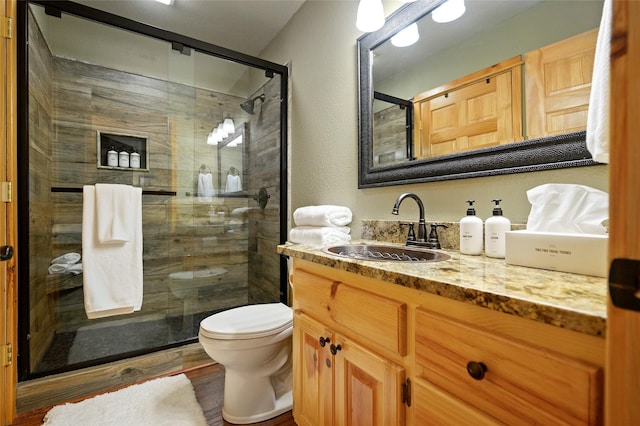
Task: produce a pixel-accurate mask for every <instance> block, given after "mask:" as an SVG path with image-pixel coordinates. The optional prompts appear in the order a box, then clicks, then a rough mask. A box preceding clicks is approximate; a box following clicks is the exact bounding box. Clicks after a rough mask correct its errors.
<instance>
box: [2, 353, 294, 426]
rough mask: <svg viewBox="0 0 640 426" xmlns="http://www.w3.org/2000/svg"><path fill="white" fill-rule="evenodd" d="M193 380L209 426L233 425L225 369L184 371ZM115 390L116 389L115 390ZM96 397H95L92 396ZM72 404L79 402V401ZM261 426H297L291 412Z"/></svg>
mask: <svg viewBox="0 0 640 426" xmlns="http://www.w3.org/2000/svg"><path fill="white" fill-rule="evenodd" d="M184 374H185V375H186V376H187V377H188V378H189V380H191V383H192V384H193V388H194V390H195V392H196V397H197V398H198V402H199V403H200V406H201V407H202V411H203V412H204V415H205V417H206V418H207V422H208V423H209V426H221V425H231V423H228V422H226V421H224V420H223V419H222V400H223V390H224V367H223V366H222V365H220V364H209V365H206V366H203V367H197V368H193V369H191V370H186V371H184ZM114 390H115V389H114ZM91 396H94V395H91ZM71 402H78V401H77V400H75V401H71ZM50 408H51V407H48V408H43V409H40V410H36V411H33V412H30V413H24V414H20V415H19V416H18V418H16V420H15V421H14V422H13V423H12V424H11V426H40V425H41V424H42V419H43V418H44V416H45V414H47V411H49V409H50ZM254 424H256V425H260V426H295V425H296V423H295V422H294V421H293V416H292V415H291V412H290V411H289V412H287V413H285V414H282V415H280V416H278V417H276V418H274V419H271V420H267V421H264V422H260V423H254Z"/></svg>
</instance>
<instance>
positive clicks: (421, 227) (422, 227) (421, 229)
mask: <svg viewBox="0 0 640 426" xmlns="http://www.w3.org/2000/svg"><path fill="white" fill-rule="evenodd" d="M407 197H408V198H413V199H414V200H415V201H416V203H418V208H419V209H420V219H419V221H418V239H417V240H413V241H412V240H411V239H407V245H419V246H423V245H426V244H427V242H426V240H425V238H426V236H427V225H426V224H425V222H424V204H422V200H421V199H420V197H418V196H417V195H416V194H414V193H413V192H405V193H404V194H401V195H400V196H399V197H398V199H397V200H396V203H395V204H394V205H393V210H391V214H395V215H397V214H398V213H399V212H400V204H401V203H402V200H404V199H405V198H407Z"/></svg>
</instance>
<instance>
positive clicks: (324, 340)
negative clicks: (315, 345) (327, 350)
mask: <svg viewBox="0 0 640 426" xmlns="http://www.w3.org/2000/svg"><path fill="white" fill-rule="evenodd" d="M318 341H319V342H320V346H322V347H323V348H324V347H325V345H326V344H327V343H329V342H331V339H330V338H328V337H323V336H320V339H318Z"/></svg>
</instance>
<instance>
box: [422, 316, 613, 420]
mask: <svg viewBox="0 0 640 426" xmlns="http://www.w3.org/2000/svg"><path fill="white" fill-rule="evenodd" d="M523 338H526V336H523ZM416 360H417V363H418V364H419V365H420V366H422V367H423V368H424V369H423V376H424V377H425V378H426V379H427V380H428V381H429V382H431V383H433V384H434V385H436V386H438V387H440V388H442V389H443V390H445V391H446V392H448V393H450V394H451V395H453V396H455V397H457V398H459V399H461V400H463V401H466V402H468V403H469V404H471V405H472V406H474V407H475V408H477V409H480V410H482V411H484V412H485V413H487V414H488V415H489V416H491V417H495V418H496V419H498V420H499V421H502V422H505V423H508V424H515V423H523V422H527V423H537V424H559V423H564V424H598V423H599V422H600V421H601V411H602V407H601V401H602V371H601V369H600V368H599V367H597V366H594V365H591V364H588V363H586V362H583V361H581V360H577V359H574V358H570V357H568V356H565V355H561V354H558V353H555V352H553V351H550V350H548V349H545V348H542V347H538V346H533V345H530V344H528V343H526V342H525V341H518V340H514V339H508V338H506V337H503V336H501V335H499V334H496V333H490V332H488V331H487V330H484V329H481V328H478V327H475V326H472V325H469V324H466V323H462V322H459V321H456V320H453V319H451V318H448V317H445V316H442V315H438V314H433V313H429V312H427V311H425V310H422V309H418V310H417V312H416ZM470 361H474V362H477V363H483V364H484V365H485V366H486V372H485V374H484V377H483V378H482V379H480V380H476V379H474V378H472V377H471V375H470V374H469V372H468V371H467V363H469V362H470Z"/></svg>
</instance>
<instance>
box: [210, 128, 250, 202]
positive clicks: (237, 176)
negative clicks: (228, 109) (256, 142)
mask: <svg viewBox="0 0 640 426" xmlns="http://www.w3.org/2000/svg"><path fill="white" fill-rule="evenodd" d="M246 127H247V126H246V123H245V124H243V125H241V126H238V127H236V131H235V133H233V134H231V135H229V136H228V137H226V138H225V139H224V140H223V141H222V142H220V143H218V178H217V179H218V185H217V186H218V189H219V190H218V194H227V195H230V196H233V195H234V194H236V195H237V193H240V192H242V191H246V189H247V186H246V182H247V179H246V172H247V167H246V162H247V155H245V149H246V146H247V144H246V143H243V142H245V141H246V138H247V137H248V129H247V128H246Z"/></svg>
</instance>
